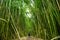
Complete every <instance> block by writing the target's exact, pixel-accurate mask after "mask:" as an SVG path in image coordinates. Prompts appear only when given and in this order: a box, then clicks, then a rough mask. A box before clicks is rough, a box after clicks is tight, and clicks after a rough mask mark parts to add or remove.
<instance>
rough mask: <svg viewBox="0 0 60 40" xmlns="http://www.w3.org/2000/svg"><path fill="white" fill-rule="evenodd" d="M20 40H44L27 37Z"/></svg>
mask: <svg viewBox="0 0 60 40" xmlns="http://www.w3.org/2000/svg"><path fill="white" fill-rule="evenodd" d="M14 40H19V39H14ZM20 40H43V39H40V38H35V37H32V36H31V37H29V36H27V37H21V38H20Z"/></svg>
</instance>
